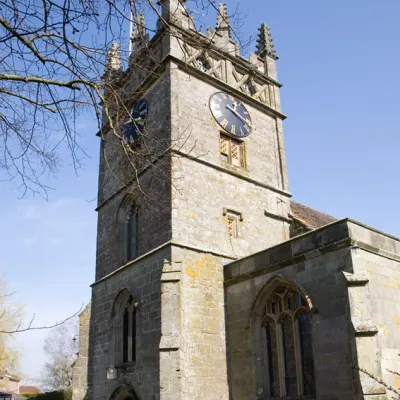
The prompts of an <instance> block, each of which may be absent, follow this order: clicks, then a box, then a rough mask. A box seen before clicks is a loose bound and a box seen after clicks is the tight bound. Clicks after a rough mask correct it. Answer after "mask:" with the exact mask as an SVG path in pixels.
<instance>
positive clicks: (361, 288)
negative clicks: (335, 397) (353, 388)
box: [348, 223, 400, 398]
mask: <svg viewBox="0 0 400 400" xmlns="http://www.w3.org/2000/svg"><path fill="white" fill-rule="evenodd" d="M350 231H351V236H352V238H353V245H354V250H353V252H352V258H353V275H351V276H349V277H348V281H349V292H350V300H351V306H352V307H351V312H352V323H353V326H354V329H355V331H356V344H357V347H356V348H355V349H354V352H355V353H356V354H357V358H358V363H359V366H360V367H361V368H363V369H365V370H366V371H368V372H369V373H372V374H374V375H375V376H376V375H378V376H380V375H382V377H383V381H384V382H386V383H387V384H389V385H390V386H392V387H394V388H396V389H397V390H399V389H400V379H399V377H398V376H397V375H396V374H393V373H391V372H389V371H396V372H399V371H400V356H399V349H400V240H399V239H397V238H394V237H391V236H389V235H386V234H384V233H382V232H379V231H376V230H374V229H371V228H369V227H366V226H363V225H361V224H358V223H352V224H351V225H350ZM376 354H377V356H378V357H377V358H378V359H376V357H375V355H376ZM360 377H361V378H362V380H361V383H362V388H363V390H364V393H368V394H375V393H376V392H377V388H376V384H375V382H374V381H373V380H371V379H368V377H367V376H366V375H365V374H364V373H360ZM388 397H389V398H390V397H391V395H389V396H388Z"/></svg>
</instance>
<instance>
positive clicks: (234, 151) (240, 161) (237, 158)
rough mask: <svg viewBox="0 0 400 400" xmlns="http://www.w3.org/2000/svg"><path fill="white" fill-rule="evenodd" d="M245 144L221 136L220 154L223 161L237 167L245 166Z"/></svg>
mask: <svg viewBox="0 0 400 400" xmlns="http://www.w3.org/2000/svg"><path fill="white" fill-rule="evenodd" d="M244 151H245V149H244V143H243V142H240V141H238V140H235V139H233V138H230V137H228V136H226V135H223V134H221V136H220V140H219V152H220V156H221V160H222V161H225V162H227V163H229V164H232V165H234V166H235V167H244V166H245V153H244Z"/></svg>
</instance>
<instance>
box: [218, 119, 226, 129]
mask: <svg viewBox="0 0 400 400" xmlns="http://www.w3.org/2000/svg"><path fill="white" fill-rule="evenodd" d="M219 124H220V125H221V126H222V127H223V128H224V129H225V128H226V127H227V125H228V120H227V119H225V118H224V119H223V120H222V121H221V122H220V123H219Z"/></svg>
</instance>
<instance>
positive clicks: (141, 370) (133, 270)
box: [89, 246, 170, 400]
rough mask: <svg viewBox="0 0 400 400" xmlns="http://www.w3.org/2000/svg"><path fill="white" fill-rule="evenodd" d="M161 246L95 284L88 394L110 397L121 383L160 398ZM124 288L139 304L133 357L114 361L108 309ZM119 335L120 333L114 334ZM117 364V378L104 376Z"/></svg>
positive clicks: (164, 256)
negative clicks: (128, 360)
mask: <svg viewBox="0 0 400 400" xmlns="http://www.w3.org/2000/svg"><path fill="white" fill-rule="evenodd" d="M169 259H170V249H169V247H168V246H164V247H163V248H161V249H159V250H158V251H156V252H154V253H150V254H148V255H146V256H144V257H142V258H139V259H137V260H135V261H133V262H131V263H130V264H129V265H127V266H125V267H123V268H121V269H119V270H118V271H116V272H114V273H113V274H112V275H110V276H108V277H107V278H106V279H104V280H100V281H98V282H96V283H95V284H94V285H93V291H92V317H91V331H90V348H89V352H90V360H91V362H90V364H89V387H90V390H91V391H92V393H91V396H92V397H91V398H92V399H96V400H106V399H107V400H108V399H109V398H110V396H111V394H112V393H113V392H114V391H115V390H116V389H117V388H118V387H120V386H121V385H124V384H128V385H129V386H130V387H132V388H133V390H134V391H135V393H136V394H137V396H138V397H139V398H140V399H141V400H155V399H158V398H159V396H160V381H159V372H160V365H159V343H160V336H161V272H162V269H163V267H164V264H165V263H167V264H168V263H169V261H168V260H169ZM122 289H127V290H128V291H129V292H130V293H131V294H132V296H133V297H134V300H135V301H136V302H137V303H138V307H137V311H136V315H137V317H136V318H137V320H136V326H137V331H136V361H135V362H132V363H125V364H118V360H115V353H116V352H115V349H114V348H113V343H115V338H114V337H113V318H112V308H113V304H114V301H115V299H116V298H117V295H118V293H119V292H120V291H121V290H122ZM116 334H122V332H116ZM112 365H116V366H117V368H118V379H117V380H110V381H107V380H106V370H107V367H109V366H112Z"/></svg>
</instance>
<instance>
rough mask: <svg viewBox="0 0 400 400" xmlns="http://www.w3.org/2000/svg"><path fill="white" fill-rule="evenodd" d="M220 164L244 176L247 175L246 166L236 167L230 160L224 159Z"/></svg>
mask: <svg viewBox="0 0 400 400" xmlns="http://www.w3.org/2000/svg"><path fill="white" fill-rule="evenodd" d="M221 166H222V167H223V168H226V169H229V170H230V171H234V172H236V173H238V174H241V175H244V176H247V175H248V172H249V170H248V169H247V168H246V167H237V166H236V165H233V164H231V163H230V162H228V161H224V160H221Z"/></svg>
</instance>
